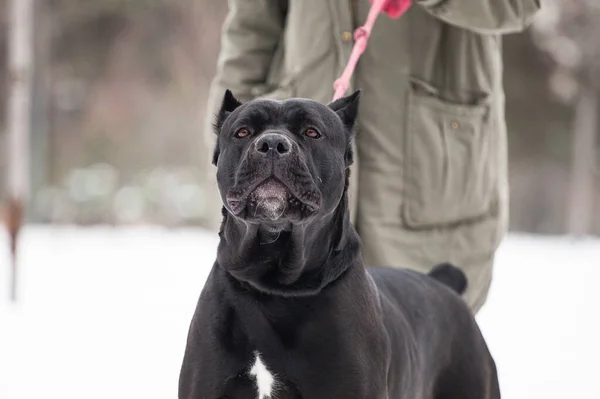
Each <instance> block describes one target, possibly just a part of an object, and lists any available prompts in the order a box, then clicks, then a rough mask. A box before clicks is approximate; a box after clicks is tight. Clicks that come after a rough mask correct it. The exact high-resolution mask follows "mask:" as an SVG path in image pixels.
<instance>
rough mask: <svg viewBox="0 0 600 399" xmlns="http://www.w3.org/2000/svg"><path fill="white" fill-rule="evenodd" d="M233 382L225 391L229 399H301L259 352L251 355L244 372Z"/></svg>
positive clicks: (288, 382)
mask: <svg viewBox="0 0 600 399" xmlns="http://www.w3.org/2000/svg"><path fill="white" fill-rule="evenodd" d="M234 381H235V382H234ZM234 381H232V384H231V385H230V386H229V387H228V389H227V394H228V395H230V396H231V397H236V398H244V399H302V396H301V395H300V393H299V392H298V390H297V389H296V387H295V386H294V385H293V384H292V383H290V381H289V380H287V379H286V378H285V376H283V375H281V374H279V373H278V372H277V370H275V369H273V367H272V365H271V364H269V362H268V361H266V360H265V358H264V356H263V355H262V354H261V353H260V352H254V353H253V354H252V357H251V360H250V362H249V363H248V364H247V366H246V367H245V372H244V373H243V374H242V375H239V376H238V378H237V379H235V380H234ZM227 397H229V396H227Z"/></svg>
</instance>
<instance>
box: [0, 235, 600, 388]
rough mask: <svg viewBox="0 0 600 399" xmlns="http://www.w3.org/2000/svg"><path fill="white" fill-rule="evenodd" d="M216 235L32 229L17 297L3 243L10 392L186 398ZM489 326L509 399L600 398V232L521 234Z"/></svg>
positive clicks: (1, 342) (1, 332)
mask: <svg viewBox="0 0 600 399" xmlns="http://www.w3.org/2000/svg"><path fill="white" fill-rule="evenodd" d="M5 239H6V238H5V237H3V236H2V237H0V244H4V241H5ZM216 243H217V240H216V236H215V235H212V234H208V233H206V232H203V231H198V230H175V231H172V230H165V229H152V228H151V229H148V228H144V229H124V230H122V229H119V230H114V229H110V228H93V229H75V228H62V229H57V228H48V227H29V228H27V229H26V230H25V232H24V235H23V237H22V254H23V255H22V258H21V266H22V274H21V277H22V280H21V289H20V293H21V295H20V302H19V303H18V304H17V305H12V304H9V302H8V300H7V298H8V292H7V287H8V263H7V262H8V259H7V253H6V246H5V245H0V398H2V399H33V398H49V399H53V398H57V399H82V398H86V399H96V398H97V399H106V398H111V399H121V398H123V399H125V398H127V399H129V398H148V399H151V398H157V399H158V398H160V399H165V398H176V392H177V378H178V373H179V367H180V362H181V356H182V353H183V349H184V345H185V338H186V334H187V328H188V323H189V320H190V317H191V315H192V312H193V309H194V307H195V303H196V300H197V297H198V294H199V292H200V290H201V288H202V285H203V283H204V281H205V279H206V277H207V275H208V272H209V269H210V266H211V265H212V262H213V259H214V254H215V249H216ZM478 320H479V322H480V325H481V328H482V330H483V332H484V335H485V336H486V339H487V341H488V344H489V346H490V349H491V351H492V353H493V355H494V356H495V358H496V362H497V364H498V368H499V372H500V379H501V386H502V391H503V397H504V398H505V399H537V398H539V399H571V398H572V399H600V383H598V379H599V377H600V240H591V239H590V240H585V241H580V242H570V241H569V240H568V239H566V238H564V239H563V238H537V237H530V236H519V235H512V236H510V237H509V238H508V239H507V240H506V241H505V243H504V244H503V246H502V248H501V250H500V253H499V258H498V266H497V268H496V274H495V279H494V285H493V288H492V291H491V293H490V297H489V300H488V303H487V305H486V307H485V308H484V309H483V310H482V311H481V313H480V314H479V317H478Z"/></svg>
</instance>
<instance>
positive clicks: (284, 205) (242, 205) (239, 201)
mask: <svg viewBox="0 0 600 399" xmlns="http://www.w3.org/2000/svg"><path fill="white" fill-rule="evenodd" d="M315 192H316V189H313V190H305V191H300V193H301V194H295V190H291V189H289V188H288V186H287V185H285V184H283V183H282V182H281V181H280V180H278V179H277V178H275V177H269V178H267V179H265V180H263V181H261V182H260V183H258V184H256V185H255V186H254V188H252V189H250V190H245V192H241V191H239V190H235V189H233V190H230V192H229V194H228V195H227V203H228V205H229V208H230V209H231V211H232V212H233V213H234V214H235V215H236V216H239V217H242V218H244V219H257V220H265V221H270V222H276V221H281V220H282V219H304V218H307V217H309V216H312V215H314V214H315V213H316V212H317V211H318V210H319V208H320V202H321V199H320V194H315Z"/></svg>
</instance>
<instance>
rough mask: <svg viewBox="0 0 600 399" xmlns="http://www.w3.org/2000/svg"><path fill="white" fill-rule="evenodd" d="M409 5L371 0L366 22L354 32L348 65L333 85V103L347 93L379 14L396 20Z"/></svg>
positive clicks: (395, 0)
mask: <svg viewBox="0 0 600 399" xmlns="http://www.w3.org/2000/svg"><path fill="white" fill-rule="evenodd" d="M410 5H411V0H371V8H370V9H369V14H368V15H367V21H366V22H365V24H364V25H363V26H361V27H359V28H357V29H356V30H355V31H354V47H353V48H352V53H351V54H350V59H349V60H348V64H346V68H345V69H344V72H343V73H342V76H340V77H339V78H338V79H337V80H336V81H335V82H334V83H333V89H334V90H335V94H334V95H333V101H335V100H337V99H339V98H341V97H342V96H343V95H344V94H346V92H347V91H348V87H350V79H351V78H352V74H353V73H354V69H355V68H356V64H357V63H358V59H359V58H360V56H361V55H362V53H364V51H365V49H366V48H367V42H368V41H369V36H370V35H371V30H372V29H373V25H374V24H375V20H376V19H377V17H378V16H379V14H380V13H381V12H384V13H386V14H387V15H388V16H389V17H390V18H394V19H396V18H399V17H400V16H402V15H403V14H404V13H405V12H406V11H407V10H408V8H409V7H410Z"/></svg>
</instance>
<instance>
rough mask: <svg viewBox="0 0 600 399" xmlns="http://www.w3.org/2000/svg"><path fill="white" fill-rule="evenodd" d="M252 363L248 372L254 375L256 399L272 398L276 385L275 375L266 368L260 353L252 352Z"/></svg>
mask: <svg viewBox="0 0 600 399" xmlns="http://www.w3.org/2000/svg"><path fill="white" fill-rule="evenodd" d="M254 356H255V358H254V364H253V365H252V368H251V369H250V371H249V373H250V375H251V376H253V377H254V380H255V381H254V382H255V385H256V391H257V395H258V396H257V397H256V399H273V396H272V395H273V392H274V390H275V387H276V385H277V382H276V381H275V377H274V376H273V374H271V372H270V371H269V370H268V369H267V366H266V365H265V364H264V363H263V361H262V359H261V358H260V353H258V352H254Z"/></svg>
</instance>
